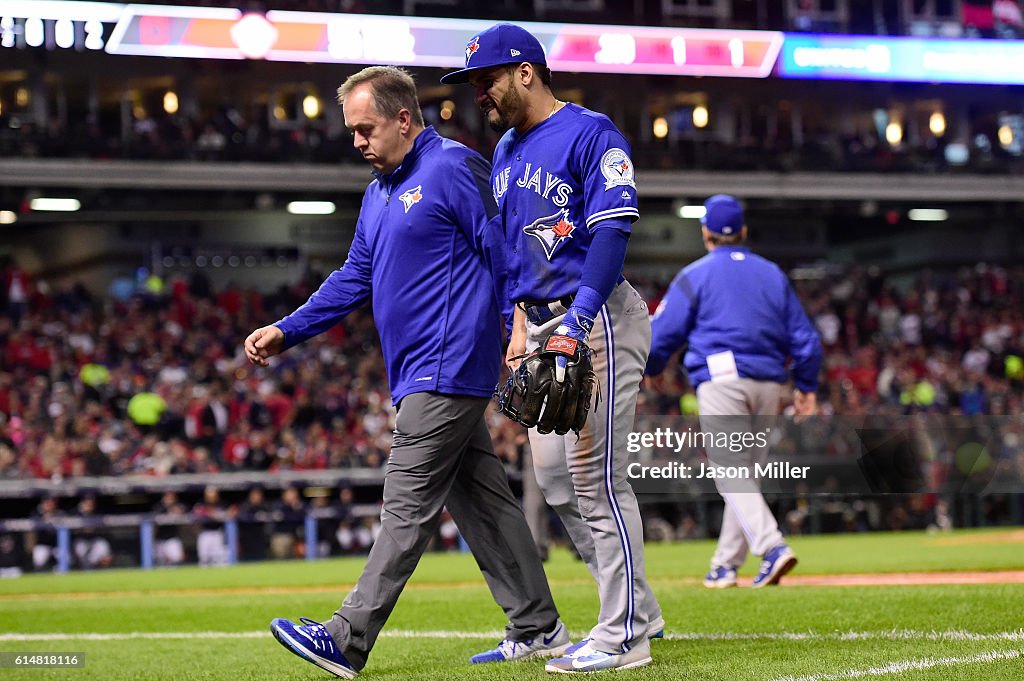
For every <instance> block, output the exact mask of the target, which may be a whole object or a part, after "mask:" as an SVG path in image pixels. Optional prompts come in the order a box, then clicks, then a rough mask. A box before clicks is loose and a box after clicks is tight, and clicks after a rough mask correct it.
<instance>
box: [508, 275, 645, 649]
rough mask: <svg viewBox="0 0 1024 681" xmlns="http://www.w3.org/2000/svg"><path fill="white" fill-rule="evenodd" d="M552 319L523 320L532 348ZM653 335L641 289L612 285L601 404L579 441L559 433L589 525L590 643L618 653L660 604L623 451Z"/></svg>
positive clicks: (599, 328) (597, 363) (597, 365)
mask: <svg viewBox="0 0 1024 681" xmlns="http://www.w3.org/2000/svg"><path fill="white" fill-rule="evenodd" d="M557 323H558V322H557V320H555V321H553V322H549V324H547V325H545V326H543V327H536V326H532V325H530V324H527V331H528V333H529V336H530V338H529V340H530V342H531V343H532V344H533V346H536V345H537V344H539V343H540V342H541V341H542V340H543V339H544V337H546V336H547V334H548V333H550V332H551V331H552V330H553V329H554V327H555V326H557ZM650 334H651V327H650V320H649V318H648V313H647V307H646V305H645V304H644V302H643V300H642V299H641V298H640V296H639V294H637V293H636V291H634V290H633V288H632V287H631V286H629V285H628V284H622V285H620V286H618V287H616V289H615V291H613V292H612V295H611V296H610V297H609V299H608V302H607V303H606V304H605V305H604V306H603V307H602V311H601V314H600V315H599V318H598V319H597V320H596V322H595V324H594V331H593V333H592V334H591V338H590V345H591V347H592V348H593V349H594V351H595V355H594V370H595V372H596V373H597V378H598V384H599V385H600V390H601V392H602V395H601V402H600V404H598V405H597V406H596V407H595V408H594V409H593V411H591V414H590V416H589V418H588V419H587V424H586V426H585V427H584V429H583V431H581V433H580V437H579V440H578V441H577V438H576V435H575V434H571V433H570V434H568V435H565V436H562V437H561V440H562V444H563V446H564V451H565V454H566V462H567V469H568V472H569V475H570V479H571V482H572V488H573V490H574V492H575V494H576V498H577V503H578V508H579V513H580V516H581V517H582V518H583V520H584V521H585V523H586V526H587V528H588V529H589V530H590V534H591V538H592V540H593V544H594V549H595V554H596V560H597V574H596V578H597V583H598V594H599V596H600V599H601V610H600V613H599V615H598V623H597V625H596V626H595V627H594V628H593V629H591V632H590V638H591V639H592V645H594V646H595V647H596V648H597V649H599V650H604V651H606V652H621V651H623V650H626V649H628V648H631V647H633V646H635V645H638V644H640V643H641V642H643V641H644V640H645V639H646V636H647V624H648V612H649V611H656V608H657V606H656V605H655V606H651V604H649V603H648V600H651V601H654V599H653V594H652V593H651V592H650V589H649V587H648V585H647V580H646V575H645V570H644V559H643V550H644V548H643V524H642V521H641V519H640V511H639V507H638V505H637V501H636V496H635V495H634V493H633V488H632V487H631V486H630V485H629V480H628V478H627V476H626V466H627V464H628V460H627V457H626V455H625V452H626V438H627V436H628V434H629V432H630V431H631V430H632V427H633V417H634V415H635V409H636V398H637V394H638V392H639V385H640V379H641V377H642V375H643V369H644V365H645V363H646V361H647V353H648V351H649V349H650ZM534 436H535V434H534V433H532V432H531V444H532V443H534V442H536V443H538V444H537V445H535V446H534V456H535V457H537V456H539V455H538V448H542V447H544V440H543V436H542V437H541V438H536V439H535V437H534ZM542 485H543V483H542ZM549 503H550V501H549ZM654 602H655V603H656V601H654Z"/></svg>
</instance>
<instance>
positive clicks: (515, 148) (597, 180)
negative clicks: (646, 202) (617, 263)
mask: <svg viewBox="0 0 1024 681" xmlns="http://www.w3.org/2000/svg"><path fill="white" fill-rule="evenodd" d="M491 189H492V191H493V193H494V198H495V200H496V201H497V202H498V210H499V212H500V214H501V218H502V224H503V225H504V230H505V242H506V256H507V258H508V292H509V296H510V298H511V299H512V301H514V302H521V301H528V302H540V301H549V300H555V299H557V298H562V297H563V296H566V295H570V294H575V293H576V291H577V289H578V288H579V286H580V277H581V273H582V270H583V262H584V260H585V259H586V256H587V250H588V248H589V246H590V243H591V240H592V238H593V235H594V233H595V232H596V231H597V230H599V229H603V228H608V229H619V230H622V231H623V232H625V233H626V234H627V235H628V233H629V224H630V223H631V222H633V221H634V220H636V219H637V218H638V217H639V216H640V213H639V212H638V211H637V195H636V182H635V180H634V175H633V162H632V160H630V149H629V145H628V144H627V143H626V139H625V138H624V137H623V136H622V133H620V132H619V131H618V129H617V128H616V127H615V125H614V124H613V123H612V122H611V121H610V120H609V119H608V117H607V116H605V115H603V114H599V113H595V112H593V111H589V110H588V109H584V108H583V107H581V106H577V105H575V104H566V105H565V106H564V107H562V108H561V109H560V110H558V111H556V112H555V113H554V114H553V115H552V116H551V117H549V118H548V119H547V120H544V121H541V122H540V123H538V124H536V125H534V126H533V127H532V128H530V129H529V130H527V131H526V132H525V133H523V134H519V133H518V132H517V131H516V130H515V129H514V128H513V129H512V130H509V131H508V132H507V133H505V135H504V137H502V138H501V141H500V142H498V146H497V148H496V149H495V150H494V167H493V170H492V171H491ZM615 274H616V276H619V275H620V273H618V272H617V273H615Z"/></svg>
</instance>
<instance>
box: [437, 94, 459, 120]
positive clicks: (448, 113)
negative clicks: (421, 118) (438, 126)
mask: <svg viewBox="0 0 1024 681" xmlns="http://www.w3.org/2000/svg"><path fill="white" fill-rule="evenodd" d="M438 115H440V116H441V120H442V121H450V120H451V118H452V116H454V115H455V102H453V101H452V100H450V99H446V100H444V101H443V102H441V111H440V112H439V114H438Z"/></svg>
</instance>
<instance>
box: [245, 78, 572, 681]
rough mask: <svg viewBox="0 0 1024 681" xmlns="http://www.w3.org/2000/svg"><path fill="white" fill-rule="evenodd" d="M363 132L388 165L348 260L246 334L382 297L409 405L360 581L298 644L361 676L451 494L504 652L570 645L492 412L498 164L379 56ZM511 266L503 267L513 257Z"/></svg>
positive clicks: (278, 342) (308, 626) (394, 389)
mask: <svg viewBox="0 0 1024 681" xmlns="http://www.w3.org/2000/svg"><path fill="white" fill-rule="evenodd" d="M338 100H339V102H341V104H342V107H343V110H344V115H345V125H346V127H347V128H348V129H349V130H351V131H352V133H353V135H354V144H355V147H356V148H357V149H358V150H359V151H360V152H361V153H362V154H363V157H364V158H365V159H366V160H367V161H368V162H369V163H370V164H371V165H372V166H373V168H374V180H373V181H372V182H371V183H370V185H369V186H368V187H367V189H366V193H365V194H364V196H363V204H362V209H361V211H360V215H359V221H358V222H357V224H356V232H355V237H354V239H353V241H352V246H351V248H350V250H349V254H348V259H347V260H346V262H345V265H344V266H343V267H342V268H341V269H339V270H336V271H334V272H333V273H331V275H330V276H329V277H328V278H327V280H326V281H324V283H323V284H322V285H321V287H320V289H319V290H318V291H316V292H315V293H314V294H313V295H312V296H310V298H309V300H308V301H307V302H306V303H305V304H304V305H302V306H301V307H300V308H298V309H297V310H295V311H294V312H293V313H292V314H290V315H288V316H287V317H285V318H284V319H282V320H280V321H278V322H277V323H275V324H274V325H271V326H265V327H262V328H260V329H257V330H256V331H254V332H253V333H252V334H250V335H249V337H248V338H246V339H245V352H246V356H247V357H248V358H249V360H250V361H251V362H253V363H255V364H258V365H261V366H267V364H268V362H267V358H268V357H270V356H271V355H275V354H277V353H279V352H282V351H284V350H285V349H287V348H289V347H291V346H293V345H296V344H298V343H301V342H302V341H304V340H307V339H309V338H311V337H313V336H315V335H317V334H319V333H322V332H324V331H326V330H327V329H329V328H330V327H332V326H334V324H336V323H337V322H338V321H339V320H341V319H342V318H343V317H344V316H345V315H347V314H348V313H349V312H351V311H352V310H354V309H355V308H357V307H359V306H360V305H362V304H363V303H364V302H366V301H367V300H369V299H370V297H371V294H372V297H373V315H374V321H375V322H376V325H377V329H378V332H379V333H380V339H381V349H382V350H383V353H384V360H385V363H386V365H387V370H388V381H389V383H390V387H391V395H392V400H393V401H394V403H395V404H396V405H397V407H398V416H397V420H396V424H395V434H394V441H393V445H392V450H391V456H390V457H389V459H388V463H387V467H386V469H385V475H384V499H383V509H382V511H381V532H380V534H379V536H378V538H377V540H376V541H375V542H374V544H373V548H372V549H371V551H370V555H369V557H368V558H367V561H366V566H365V568H364V569H363V573H362V575H361V576H360V578H359V581H358V582H357V584H356V586H355V588H354V589H353V590H352V592H351V593H350V594H349V595H348V597H347V598H346V599H345V602H344V603H343V604H342V605H341V607H340V608H339V609H338V611H337V612H335V613H334V616H333V617H332V618H331V619H330V620H328V621H326V622H324V623H322V624H321V623H319V622H316V621H314V620H310V619H306V618H302V619H301V623H299V624H297V623H294V622H291V621H289V620H286V619H275V620H274V621H273V622H272V623H271V631H272V632H273V634H274V636H275V637H277V639H278V641H280V642H281V644H282V645H284V646H285V647H287V648H288V649H289V650H291V651H292V652H294V653H295V654H296V655H299V656H300V657H302V658H304V659H306V660H308V661H310V662H312V663H313V664H316V665H317V666H319V667H321V668H323V669H326V670H328V671H330V672H332V673H334V674H336V675H337V676H341V677H345V678H352V677H354V676H355V675H356V673H357V672H358V670H360V669H362V668H363V666H364V665H365V664H366V661H367V658H368V656H369V654H370V651H371V649H372V648H373V645H374V643H375V641H376V640H377V636H378V634H379V633H380V630H381V628H382V627H383V626H384V623H385V622H386V621H387V619H388V616H389V615H390V614H391V611H392V610H393V609H394V607H395V604H396V602H397V601H398V597H399V595H400V594H401V592H402V589H403V588H404V587H405V583H406V582H407V581H408V579H409V577H410V576H411V575H412V573H413V570H415V568H416V564H417V563H418V562H419V559H420V557H421V556H422V554H423V552H424V550H425V549H426V548H427V545H428V544H429V542H430V540H431V538H432V537H433V536H434V534H435V531H436V530H437V525H438V520H439V518H440V516H441V511H442V509H443V507H445V505H447V508H448V510H449V512H450V513H451V515H452V517H453V518H454V519H455V521H456V523H457V524H458V527H459V529H460V530H461V532H462V534H463V536H464V537H465V539H466V542H467V543H468V544H469V547H470V549H471V550H472V552H473V555H474V557H475V558H476V560H477V563H478V564H479V566H480V569H481V571H482V572H483V574H484V577H485V578H486V580H487V584H488V586H489V587H490V589H491V593H492V594H493V596H494V599H495V600H496V601H497V602H498V603H499V605H501V607H502V608H503V609H504V611H505V613H506V615H507V616H508V619H509V624H508V626H507V627H506V638H505V641H503V643H502V646H501V647H500V651H499V653H501V654H500V655H499V656H498V657H497V658H496V659H495V660H494V661H501V660H506V659H520V658H525V657H529V656H532V655H536V654H539V653H547V654H554V653H558V652H561V651H562V650H564V649H565V648H567V647H568V645H569V643H570V641H569V636H568V632H567V631H566V628H565V626H564V625H563V624H562V623H561V621H560V620H559V618H558V612H557V611H556V609H555V605H554V602H553V601H552V598H551V593H550V590H549V588H548V584H547V579H546V578H545V575H544V569H543V567H542V565H541V562H540V557H539V555H538V553H537V548H536V546H535V545H534V543H533V539H532V537H531V535H530V530H529V528H528V527H527V525H526V520H525V518H524V517H523V513H522V510H521V509H520V508H519V505H518V504H517V503H516V500H515V498H514V497H513V496H512V492H511V490H510V489H509V485H508V480H507V478H506V476H505V471H504V468H503V467H502V465H501V463H500V461H499V460H498V458H497V456H495V454H494V449H493V446H492V444H491V438H490V434H489V433H488V431H487V426H486V424H485V421H484V410H485V408H486V407H487V404H488V401H489V399H488V398H489V397H490V395H491V393H492V391H493V390H494V384H495V382H496V381H497V379H498V371H499V368H500V364H501V339H500V323H499V319H500V316H499V311H498V306H497V300H496V296H495V292H494V288H493V287H492V285H491V281H492V275H491V274H490V273H489V271H488V268H489V266H488V263H491V264H492V265H495V266H496V267H497V266H499V265H501V264H502V263H501V256H500V253H499V255H497V256H492V255H489V249H491V248H492V247H493V248H497V249H498V250H499V252H500V243H498V244H491V243H489V241H488V230H487V224H488V221H489V220H490V219H491V218H493V217H494V215H495V212H496V208H495V204H494V201H493V199H492V198H491V196H490V194H489V192H488V191H487V178H488V173H489V170H490V168H489V166H488V164H487V162H486V161H485V160H484V159H483V158H481V157H480V156H479V155H478V154H476V153H475V152H473V151H470V150H469V149H467V148H466V147H464V146H462V145H461V144H458V143H456V142H453V141H451V140H447V139H444V138H442V137H441V136H440V135H438V134H437V132H435V131H434V129H433V128H432V127H424V123H423V117H422V114H421V113H420V107H419V103H418V101H417V99H416V86H415V84H414V83H413V80H412V78H411V77H410V76H409V75H408V74H407V73H406V72H405V71H403V70H401V69H397V68H393V67H370V68H366V69H363V70H362V71H360V72H359V73H357V74H355V75H353V76H352V77H350V78H349V79H348V80H347V81H345V83H344V84H343V85H342V86H341V87H340V88H339V89H338ZM498 276H499V277H500V272H499V273H498Z"/></svg>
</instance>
